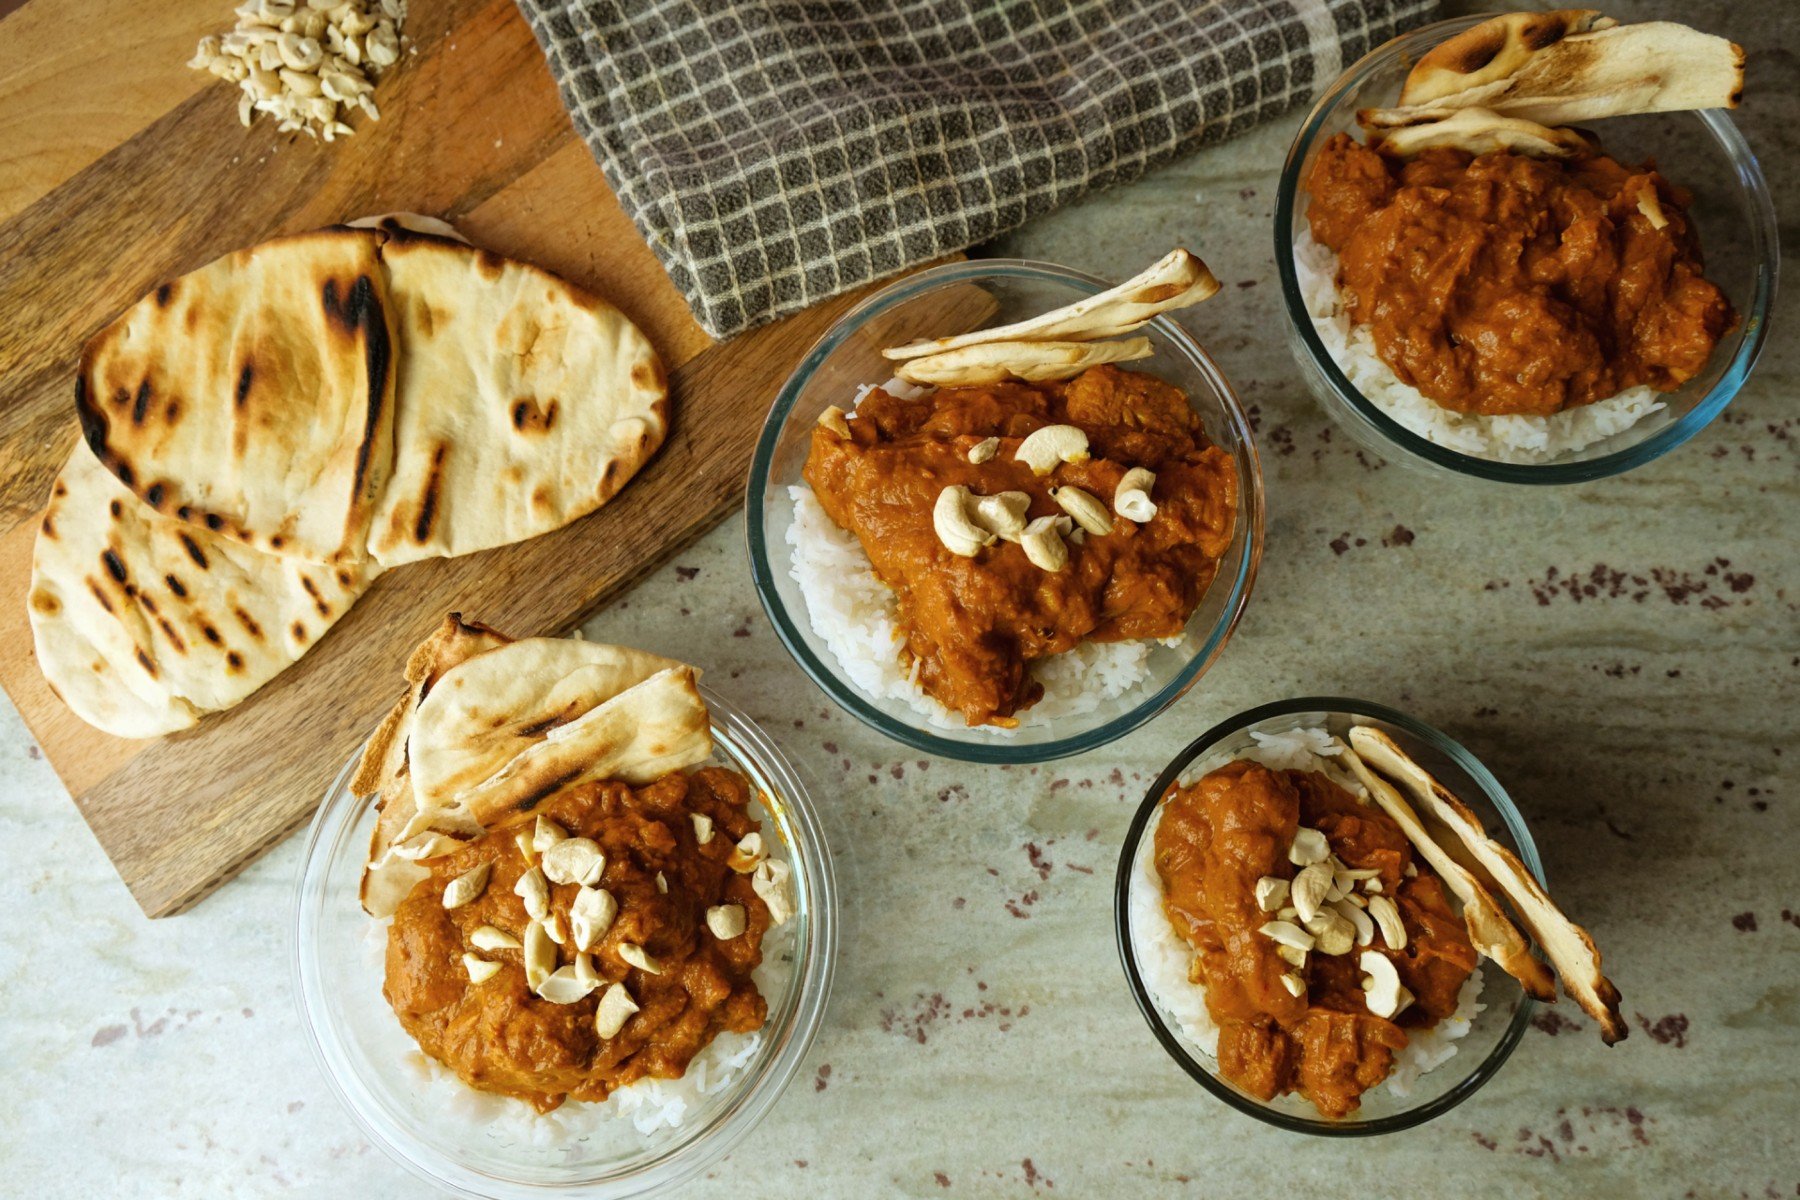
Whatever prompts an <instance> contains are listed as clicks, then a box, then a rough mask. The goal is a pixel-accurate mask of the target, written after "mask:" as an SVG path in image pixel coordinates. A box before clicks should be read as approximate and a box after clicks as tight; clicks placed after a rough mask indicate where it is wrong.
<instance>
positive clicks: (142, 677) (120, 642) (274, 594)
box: [26, 443, 380, 738]
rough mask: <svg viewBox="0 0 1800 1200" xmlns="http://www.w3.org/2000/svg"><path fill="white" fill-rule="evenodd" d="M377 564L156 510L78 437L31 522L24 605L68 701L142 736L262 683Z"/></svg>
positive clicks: (54, 681)
mask: <svg viewBox="0 0 1800 1200" xmlns="http://www.w3.org/2000/svg"><path fill="white" fill-rule="evenodd" d="M379 573H380V568H378V567H375V566H373V565H371V564H367V563H359V562H345V563H339V564H337V565H325V564H318V563H309V562H304V561H301V560H298V559H293V558H288V557H285V556H282V555H276V554H266V553H264V552H262V551H260V550H254V549H251V548H250V547H248V546H245V545H242V544H241V543H238V542H235V541H233V540H231V539H229V538H225V537H222V536H220V535H218V534H214V533H209V532H207V530H205V529H204V528H197V527H195V526H193V525H190V524H187V523H185V522H183V521H180V520H178V519H176V518H175V517H172V516H165V515H163V514H161V513H158V512H157V511H155V510H154V509H152V508H151V507H150V506H148V505H146V504H143V503H141V502H140V501H139V500H138V498H137V497H136V496H134V495H133V494H132V493H131V492H130V491H129V490H128V489H127V488H126V487H124V486H123V485H122V484H120V483H119V481H118V480H117V479H115V478H114V477H113V476H112V475H111V473H109V472H108V471H107V470H106V468H104V467H103V466H101V464H100V463H99V461H98V460H97V459H96V458H95V457H94V455H93V454H92V453H91V452H90V451H89V450H88V448H87V447H86V446H85V445H81V444H79V443H78V444H77V445H76V446H75V448H74V451H73V453H72V454H71V455H70V456H69V461H68V463H67V464H66V465H65V466H64V467H63V470H62V473H61V474H60V475H58V476H57V479H56V483H55V485H54V486H53V487H52V489H51V495H50V504H49V507H48V508H47V509H46V511H45V513H44V516H43V519H42V522H41V524H40V525H39V528H38V536H37V544H36V546H35V548H34V550H33V553H32V562H31V588H30V593H29V596H28V600H27V606H26V607H27V610H28V612H29V615H30V620H31V631H32V640H33V643H34V645H35V648H36V652H37V659H38V667H39V669H40V670H41V671H42V672H43V674H44V678H45V679H46V680H47V681H48V682H49V684H50V687H51V689H52V690H53V691H54V692H55V693H56V694H57V696H58V697H60V698H61V699H62V701H63V703H64V704H66V705H68V707H69V708H70V710H72V711H73V712H74V713H75V715H76V716H78V717H80V718H81V719H82V720H84V721H86V722H87V723H88V724H90V725H92V726H94V727H95V728H96V729H100V730H102V731H104V732H106V733H110V734H114V735H115V736H118V737H127V738H147V737H156V736H159V735H161V734H165V733H173V732H175V731H176V730H180V729H186V728H188V727H189V726H192V725H194V724H195V723H197V722H198V721H199V720H200V718H201V717H202V716H204V715H205V714H207V713H211V712H217V711H219V710H221V709H226V708H230V707H231V706H232V705H234V704H237V703H238V702H239V701H241V700H243V699H244V698H245V697H246V696H248V695H250V693H252V692H254V691H255V690H256V689H257V688H259V687H261V686H262V685H263V684H265V683H267V682H268V681H269V680H270V679H271V678H273V677H274V676H275V675H276V674H278V673H279V672H280V671H281V670H282V669H284V668H285V667H287V666H289V665H290V664H291V663H293V662H294V661H296V660H297V659H299V658H300V656H301V655H303V654H305V653H306V651H307V650H309V649H310V648H311V647H312V646H313V645H314V644H315V643H317V642H318V640H319V639H320V638H321V637H323V636H324V635H325V631H326V630H328V629H330V628H331V626H332V624H333V623H334V622H335V621H337V619H338V618H339V617H341V616H343V615H344V613H345V612H346V611H348V610H349V608H350V606H351V604H352V603H354V602H355V600H356V598H357V597H358V596H360V595H361V594H362V592H363V591H364V590H365V589H366V588H367V587H368V586H369V584H370V582H372V581H373V580H374V578H375V577H376V575H377V574H379Z"/></svg>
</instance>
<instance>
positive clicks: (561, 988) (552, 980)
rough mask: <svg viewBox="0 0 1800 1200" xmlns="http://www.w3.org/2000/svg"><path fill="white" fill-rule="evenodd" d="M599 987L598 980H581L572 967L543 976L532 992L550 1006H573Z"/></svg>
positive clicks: (596, 978)
mask: <svg viewBox="0 0 1800 1200" xmlns="http://www.w3.org/2000/svg"><path fill="white" fill-rule="evenodd" d="M597 986H599V979H598V977H595V978H593V979H585V980H584V979H582V978H581V977H580V975H579V974H578V972H577V970H576V968H575V967H573V966H568V967H558V968H556V970H554V971H552V972H550V974H548V975H546V976H544V980H543V982H542V983H540V984H538V985H537V987H536V988H535V989H533V990H535V991H536V992H537V994H538V995H540V996H542V997H543V998H544V999H546V1000H548V1001H549V1002H550V1003H552V1004H573V1003H575V1002H576V1001H577V1000H580V999H583V998H585V997H586V996H587V995H588V993H590V992H592V991H593V990H594V989H595V988H596V987H597Z"/></svg>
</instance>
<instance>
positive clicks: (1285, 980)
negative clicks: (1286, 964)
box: [1281, 971, 1306, 996]
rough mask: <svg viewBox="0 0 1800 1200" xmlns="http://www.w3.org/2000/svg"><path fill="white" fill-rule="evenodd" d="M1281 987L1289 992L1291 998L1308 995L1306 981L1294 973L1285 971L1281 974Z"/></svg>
mask: <svg viewBox="0 0 1800 1200" xmlns="http://www.w3.org/2000/svg"><path fill="white" fill-rule="evenodd" d="M1281 986H1282V987H1284V988H1286V989H1287V990H1288V995H1290V996H1304V995H1306V983H1305V981H1304V980H1302V979H1301V978H1300V977H1299V976H1298V975H1296V974H1294V973H1293V972H1292V971H1283V972H1282V973H1281Z"/></svg>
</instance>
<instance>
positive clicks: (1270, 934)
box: [1256, 921, 1313, 950]
mask: <svg viewBox="0 0 1800 1200" xmlns="http://www.w3.org/2000/svg"><path fill="white" fill-rule="evenodd" d="M1256 932H1258V933H1260V934H1262V935H1263V936H1264V937H1266V938H1273V939H1275V941H1277V942H1279V943H1281V944H1282V945H1283V946H1292V947H1293V948H1294V949H1296V950H1311V949H1312V948H1313V935H1312V934H1310V933H1308V932H1306V930H1304V929H1302V928H1300V927H1299V926H1298V925H1295V924H1293V923H1291V922H1288V921H1269V922H1267V923H1266V924H1264V925H1263V926H1262V927H1261V928H1259V929H1258V930H1257V931H1256Z"/></svg>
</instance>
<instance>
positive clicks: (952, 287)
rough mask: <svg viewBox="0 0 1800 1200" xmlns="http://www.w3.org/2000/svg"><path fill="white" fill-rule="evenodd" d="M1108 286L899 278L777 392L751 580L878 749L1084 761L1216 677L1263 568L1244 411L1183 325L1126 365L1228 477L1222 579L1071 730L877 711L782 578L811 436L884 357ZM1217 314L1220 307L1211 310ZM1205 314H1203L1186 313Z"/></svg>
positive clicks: (1021, 277) (764, 451)
mask: <svg viewBox="0 0 1800 1200" xmlns="http://www.w3.org/2000/svg"><path fill="white" fill-rule="evenodd" d="M1108 286H1109V285H1108V284H1106V283H1104V282H1103V281H1101V280H1099V279H1095V278H1094V277H1092V276H1090V275H1084V274H1081V273H1080V272H1078V271H1071V270H1069V269H1068V268H1066V267H1058V266H1053V265H1051V264H1048V263H1037V262H1025V261H1022V260H1018V259H988V260H983V261H976V262H962V263H950V264H947V265H945V266H941V267H936V268H933V269H932V270H929V271H923V272H920V273H919V274H917V275H912V276H908V277H907V278H905V279H902V280H900V281H899V282H897V283H894V284H893V285H891V286H889V287H887V288H885V289H883V290H882V291H880V292H878V293H876V294H875V295H874V296H871V297H870V298H869V299H867V300H865V301H863V302H862V303H861V304H859V305H857V306H856V307H855V308H854V309H852V310H851V311H850V312H849V313H847V314H845V316H844V317H843V318H842V319H840V320H839V321H838V323H837V324H836V325H834V326H832V327H831V329H829V330H828V331H826V333H825V335H824V336H823V337H821V338H820V339H819V341H818V343H817V344H816V345H814V346H813V348H812V349H811V350H810V351H809V352H808V353H807V355H806V357H805V358H804V359H802V360H801V362H800V365H799V366H798V367H796V368H795V370H794V373H793V375H792V376H790V377H789V379H788V381H787V383H786V385H785V386H783V388H782V389H781V394H780V395H779V396H778V397H777V398H776V400H775V405H774V407H773V408H772V409H771V410H770V412H769V416H768V419H767V421H766V422H765V423H764V425H763V431H762V437H761V438H760V440H759V441H758V442H757V446H756V457H755V459H754V460H753V461H752V463H751V466H750V486H749V492H748V496H747V498H746V501H745V506H746V514H745V517H746V519H745V526H746V532H747V536H748V539H749V543H750V570H751V575H752V577H753V578H754V579H755V581H756V590H757V594H758V595H759V596H760V597H761V598H762V603H763V608H764V609H766V610H767V611H768V614H769V620H770V622H771V623H772V624H773V625H774V626H775V632H776V633H777V634H778V635H779V636H780V638H781V640H782V642H783V643H784V644H785V645H786V646H787V648H788V650H789V651H790V652H791V653H792V654H793V656H794V658H795V659H796V660H797V661H798V662H799V663H800V666H801V667H802V669H804V670H805V671H806V673H807V674H808V675H809V676H811V677H812V680H813V682H814V683H816V684H818V685H819V686H820V687H821V688H823V689H824V691H825V693H826V694H827V695H829V696H830V697H831V698H832V699H833V700H834V701H836V702H837V703H838V704H839V705H841V706H842V707H843V708H844V709H846V710H847V711H849V712H850V713H851V714H852V715H854V716H856V717H857V718H858V719H860V720H861V721H863V722H865V723H866V724H868V725H871V726H873V727H874V728H875V729H878V730H880V731H881V732H882V733H884V734H886V735H887V736H889V737H891V738H894V739H895V740H897V741H900V742H904V743H906V744H907V745H909V746H915V747H917V748H919V749H921V750H925V751H928V752H929V753H932V754H941V755H944V756H946V757H949V758H960V759H967V760H971V761H975V762H1000V763H1022V762H1041V761H1043V760H1046V759H1052V758H1059V757H1061V756H1063V755H1068V754H1079V753H1081V752H1082V751H1084V750H1091V749H1093V748H1094V747H1096V746H1101V745H1105V744H1106V743H1107V742H1110V741H1113V740H1114V739H1116V738H1119V737H1123V736H1124V735H1125V734H1127V733H1129V732H1130V731H1131V730H1133V729H1135V728H1137V727H1138V726H1139V725H1141V724H1143V723H1144V722H1145V721H1148V720H1149V719H1150V718H1151V717H1153V716H1155V715H1156V714H1157V713H1159V712H1161V711H1162V710H1163V709H1164V708H1166V707H1168V706H1169V705H1170V704H1172V703H1174V701H1175V700H1177V699H1179V698H1180V697H1181V695H1182V694H1183V693H1184V692H1186V691H1187V690H1188V688H1190V687H1192V686H1193V684H1194V681H1195V680H1196V679H1198V678H1199V677H1200V675H1201V674H1202V673H1203V672H1204V671H1205V670H1206V669H1207V668H1208V667H1209V666H1211V665H1212V663H1213V661H1214V660H1215V659H1216V658H1217V657H1218V655H1219V652H1220V651H1221V650H1222V649H1224V646H1225V642H1226V639H1227V638H1229V637H1230V636H1231V631H1232V628H1233V627H1234V626H1235V625H1236V624H1237V620H1238V617H1239V615H1240V614H1242V612H1243V610H1244V604H1245V602H1246V601H1247V600H1248V599H1249V597H1250V587H1251V584H1252V582H1253V581H1254V580H1255V578H1256V568H1257V564H1258V562H1259V560H1260V558H1261V555H1262V538H1263V495H1262V474H1261V469H1260V467H1259V466H1258V462H1257V456H1256V445H1255V441H1254V439H1253V437H1252V435H1251V431H1250V425H1249V422H1248V420H1247V419H1246V418H1245V416H1244V411H1243V407H1242V405H1240V404H1239V403H1238V399H1237V396H1236V395H1235V394H1234V393H1233V391H1232V389H1231V384H1230V383H1229V382H1227V381H1226V379H1225V376H1224V375H1223V374H1222V373H1221V372H1220V370H1219V368H1218V367H1217V365H1215V364H1214V363H1213V361H1212V359H1211V358H1209V357H1208V356H1207V354H1206V352H1205V351H1204V350H1202V349H1201V348H1200V347H1199V345H1198V344H1197V343H1196V342H1195V341H1194V339H1193V337H1192V336H1191V335H1190V334H1189V333H1188V332H1187V331H1186V330H1185V329H1183V328H1182V327H1181V326H1180V325H1178V324H1177V323H1175V322H1174V321H1173V320H1171V319H1169V318H1168V317H1166V316H1165V317H1158V318H1157V319H1156V320H1154V321H1152V322H1151V323H1150V324H1149V325H1148V326H1146V327H1145V328H1144V329H1143V330H1142V332H1143V333H1144V334H1146V335H1147V336H1148V337H1149V338H1150V340H1151V343H1152V345H1153V346H1154V348H1155V351H1156V353H1155V356H1154V357H1152V358H1149V359H1145V360H1143V361H1141V362H1133V363H1128V364H1126V365H1127V366H1128V367H1129V368H1130V369H1131V370H1134V371H1144V372H1147V373H1149V374H1151V375H1155V376H1158V377H1159V378H1162V379H1164V380H1167V381H1168V382H1170V383H1173V384H1175V385H1176V386H1178V387H1180V388H1181V389H1182V390H1183V391H1185V392H1186V393H1187V395H1188V398H1189V402H1190V403H1191V404H1192V405H1193V407H1194V410H1195V411H1196V412H1198V413H1199V414H1200V417H1201V420H1202V421H1203V422H1204V424H1205V429H1206V434H1207V436H1208V437H1209V438H1211V439H1212V441H1213V442H1214V443H1215V444H1216V445H1218V446H1219V447H1220V448H1221V449H1223V450H1225V451H1227V452H1228V453H1230V454H1231V455H1232V456H1233V459H1234V461H1235V462H1236V463H1237V471H1238V480H1239V504H1238V514H1237V528H1236V530H1235V532H1234V534H1233V537H1232V542H1231V546H1230V548H1229V550H1227V552H1226V554H1225V557H1224V559H1223V561H1222V562H1221V563H1220V564H1219V573H1218V575H1217V576H1216V577H1215V578H1214V580H1213V583H1212V586H1211V587H1210V588H1208V589H1207V592H1206V595H1205V597H1204V598H1203V599H1202V600H1201V602H1200V605H1199V607H1198V608H1196V609H1195V611H1194V615H1193V617H1192V618H1191V619H1190V620H1189V621H1188V624H1187V627H1186V629H1185V630H1184V631H1183V633H1182V635H1181V637H1180V639H1179V641H1178V642H1176V643H1175V644H1174V645H1173V646H1163V645H1160V644H1156V643H1152V645H1151V648H1150V652H1149V660H1148V674H1147V677H1146V678H1145V679H1144V680H1143V681H1141V682H1140V683H1138V684H1137V685H1136V686H1135V687H1133V688H1131V689H1129V690H1127V691H1126V692H1125V693H1124V694H1122V695H1121V696H1119V697H1116V698H1114V699H1111V700H1107V701H1103V702H1102V704H1101V706H1100V707H1099V708H1098V709H1096V710H1094V711H1091V712H1087V713H1083V714H1081V715H1079V716H1070V717H1065V718H1063V719H1061V720H1056V721H1048V722H1044V723H1042V724H1040V725H1032V724H1030V723H1029V716H1030V710H1026V711H1025V712H1023V713H1021V714H1020V716H1021V718H1022V719H1024V720H1026V721H1027V723H1026V724H1024V725H1022V726H1021V727H1020V728H1019V729H1018V730H1015V731H1013V732H1012V733H1010V734H1003V733H997V732H995V731H992V730H987V729H967V728H947V727H942V726H938V725H935V724H933V723H932V722H931V721H930V720H929V719H928V718H927V717H925V716H924V715H923V714H921V713H919V712H917V711H915V710H914V709H913V708H911V707H910V706H909V705H907V704H905V703H903V702H901V701H898V700H877V699H875V698H873V697H871V696H869V695H868V694H867V693H865V692H864V691H862V690H861V689H860V688H858V687H857V686H856V685H855V684H853V683H852V682H851V681H850V680H849V679H847V678H846V677H845V676H844V674H843V672H842V669H841V668H840V666H839V664H838V660H837V658H836V656H835V655H833V653H832V652H831V650H830V649H829V648H828V647H827V646H826V644H825V642H824V640H823V639H822V638H820V637H819V636H818V635H817V634H816V633H814V632H813V627H812V622H811V620H810V619H809V617H808V615H807V610H806V600H805V598H804V596H803V595H802V594H801V592H800V587H799V584H798V583H796V582H795V580H794V577H793V575H792V573H791V567H792V563H793V550H792V547H791V546H789V544H788V541H787V532H788V528H789V526H790V525H792V523H793V519H794V504H793V500H792V499H791V497H790V495H789V489H790V488H791V487H793V486H794V485H796V484H799V483H801V482H802V479H801V474H800V472H801V468H802V467H803V466H804V465H805V462H806V455H807V451H808V448H809V446H810V444H811V438H812V430H813V426H814V425H815V424H816V423H817V420H818V416H819V414H820V413H821V412H823V411H824V410H825V409H826V408H827V407H829V406H830V405H833V404H836V405H838V406H839V407H842V408H845V409H849V408H850V407H851V406H852V402H853V401H854V399H855V397H856V395H857V393H858V389H859V388H861V387H863V386H864V385H869V384H882V383H886V382H887V381H888V380H889V379H890V378H891V377H892V376H893V373H894V372H893V367H894V364H892V363H890V362H888V361H887V360H885V359H883V358H882V357H881V350H882V348H883V347H886V346H897V345H900V344H902V343H904V342H908V341H912V340H913V339H915V338H919V337H938V336H942V335H944V334H945V333H946V332H953V331H956V330H961V329H976V328H986V327H988V326H991V325H999V324H1006V323H1009V322H1012V321H1017V320H1021V319H1023V318H1025V317H1028V316H1034V315H1036V314H1038V313H1041V312H1045V311H1047V310H1049V309H1052V308H1056V307H1058V306H1060V305H1064V304H1068V303H1070V302H1072V301H1074V300H1078V299H1081V298H1082V297H1084V296H1091V295H1093V294H1094V293H1096V292H1099V291H1103V290H1105V288H1106V287H1108ZM1215 302H1218V301H1215ZM1195 311H1196V312H1197V313H1203V312H1204V308H1202V309H1197V310H1195Z"/></svg>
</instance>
